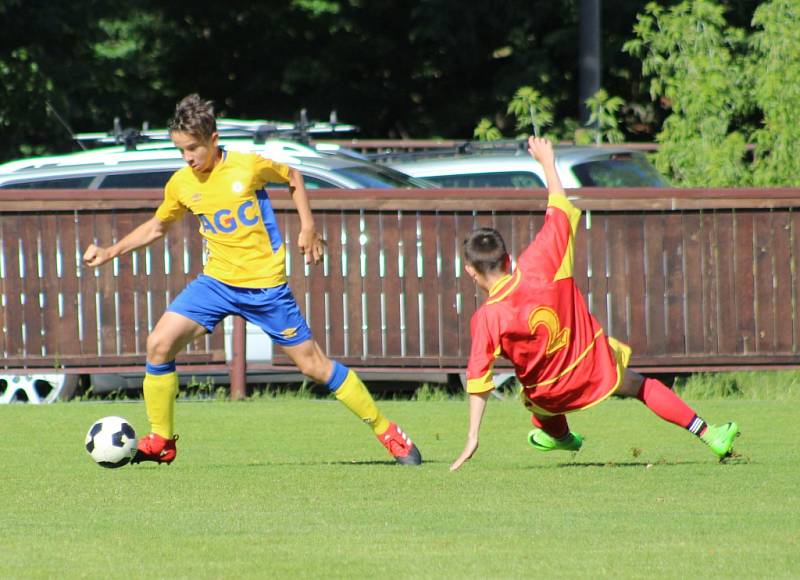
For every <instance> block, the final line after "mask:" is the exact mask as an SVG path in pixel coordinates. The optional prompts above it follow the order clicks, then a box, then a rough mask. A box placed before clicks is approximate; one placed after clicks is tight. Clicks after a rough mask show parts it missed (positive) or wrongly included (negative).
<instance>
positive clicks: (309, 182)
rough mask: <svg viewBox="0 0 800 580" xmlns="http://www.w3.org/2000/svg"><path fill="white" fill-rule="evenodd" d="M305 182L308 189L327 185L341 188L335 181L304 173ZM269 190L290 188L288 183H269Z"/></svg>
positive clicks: (332, 187)
mask: <svg viewBox="0 0 800 580" xmlns="http://www.w3.org/2000/svg"><path fill="white" fill-rule="evenodd" d="M303 184H304V185H305V186H306V189H319V188H321V187H327V188H331V189H341V186H339V185H336V184H335V183H331V182H330V181H325V180H324V179H320V178H319V177H311V176H310V175H303ZM265 187H266V189H267V191H269V190H270V189H288V188H289V184H288V183H277V182H275V183H268V184H267V185H266V186H265Z"/></svg>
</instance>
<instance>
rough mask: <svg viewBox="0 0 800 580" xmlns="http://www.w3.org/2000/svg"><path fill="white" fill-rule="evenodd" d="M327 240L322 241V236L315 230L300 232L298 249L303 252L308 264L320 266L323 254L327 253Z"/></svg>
mask: <svg viewBox="0 0 800 580" xmlns="http://www.w3.org/2000/svg"><path fill="white" fill-rule="evenodd" d="M325 245H326V244H325V240H324V239H322V234H320V233H319V232H317V230H315V229H313V228H312V229H309V230H300V235H299V236H298V238H297V247H298V248H300V251H301V252H303V255H304V256H305V258H306V264H311V263H314V264H319V261H320V260H321V259H322V253H323V252H324V251H325Z"/></svg>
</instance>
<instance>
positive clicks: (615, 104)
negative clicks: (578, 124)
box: [586, 89, 625, 145]
mask: <svg viewBox="0 0 800 580" xmlns="http://www.w3.org/2000/svg"><path fill="white" fill-rule="evenodd" d="M624 104H625V101H623V100H622V99H621V98H620V97H611V96H609V94H608V93H607V92H606V90H605V89H600V90H599V91H597V92H596V93H595V94H594V95H592V96H591V97H589V98H588V99H586V106H587V107H589V111H590V113H591V114H590V115H589V120H588V121H587V123H586V125H587V126H589V127H591V126H593V125H594V141H595V144H597V145H600V143H602V142H603V141H605V142H607V143H622V141H624V140H625V136H624V135H623V134H622V131H620V130H619V120H618V119H617V114H618V112H619V110H620V108H622V106H623V105H624Z"/></svg>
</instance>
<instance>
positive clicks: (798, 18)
mask: <svg viewBox="0 0 800 580" xmlns="http://www.w3.org/2000/svg"><path fill="white" fill-rule="evenodd" d="M798 22H800V0H773V1H772V2H766V3H764V4H762V5H761V6H759V7H758V9H756V12H755V15H754V17H753V26H754V28H755V29H756V31H755V32H754V34H753V35H752V36H751V37H750V47H751V53H750V56H749V58H748V61H747V67H748V77H749V78H751V79H752V87H753V89H752V90H753V93H752V94H753V98H754V102H755V105H756V106H757V107H758V109H759V110H760V111H761V112H762V114H763V120H762V122H761V125H760V127H759V128H758V129H757V130H755V131H754V132H753V137H752V142H753V143H754V144H755V151H754V153H753V157H754V160H753V183H754V184H755V185H797V183H798V179H800V124H798V119H799V118H800V27H798Z"/></svg>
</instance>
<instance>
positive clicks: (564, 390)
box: [450, 137, 739, 471]
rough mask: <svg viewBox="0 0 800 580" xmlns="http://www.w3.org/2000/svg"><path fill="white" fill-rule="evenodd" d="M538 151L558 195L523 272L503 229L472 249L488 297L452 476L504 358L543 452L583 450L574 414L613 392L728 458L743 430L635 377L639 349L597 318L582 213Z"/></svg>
mask: <svg viewBox="0 0 800 580" xmlns="http://www.w3.org/2000/svg"><path fill="white" fill-rule="evenodd" d="M528 151H529V153H530V154H531V156H532V157H533V158H534V159H536V160H538V161H539V162H540V163H541V164H542V167H543V168H544V172H545V178H546V181H547V186H548V193H549V196H548V202H547V212H546V214H545V222H544V225H543V226H542V229H541V230H540V231H539V233H538V235H537V236H536V239H535V240H534V241H533V242H532V243H531V244H530V245H529V246H528V247H527V249H525V251H524V252H522V254H521V255H520V256H519V260H518V261H517V267H516V268H515V269H514V271H513V272H512V271H511V261H510V258H509V256H508V253H507V251H506V247H505V243H504V242H503V238H502V237H501V236H500V234H499V233H498V232H497V231H495V230H493V229H490V228H484V229H480V230H477V231H475V232H473V233H472V234H471V235H470V236H469V237H468V238H467V240H465V242H464V261H465V263H466V266H465V268H466V271H467V273H468V274H469V275H470V276H471V277H472V279H473V280H475V283H476V284H477V285H478V287H480V288H481V289H483V290H484V291H485V292H486V293H487V294H488V298H487V300H486V302H485V303H484V304H483V305H482V306H481V307H480V308H479V309H478V310H477V311H476V312H475V314H474V315H473V317H472V321H471V335H472V348H471V351H470V357H469V363H468V365H467V392H468V393H469V407H470V411H469V430H468V434H467V443H466V445H465V446H464V450H463V451H462V453H461V455H460V456H459V457H458V459H456V461H455V462H454V463H453V464H452V465H451V466H450V470H451V471H455V470H457V469H458V468H460V467H461V466H462V465H463V464H464V462H465V461H467V460H468V459H469V458H471V457H472V455H473V454H474V453H475V451H476V450H477V448H478V435H479V432H480V426H481V420H482V419H483V413H484V410H485V408H486V401H487V399H488V397H489V394H490V393H491V392H492V390H493V389H494V383H493V379H492V367H493V365H494V361H495V360H496V359H497V357H499V356H503V357H505V358H507V359H509V360H510V361H511V362H512V363H513V365H514V370H515V372H516V375H517V378H518V379H519V381H520V383H522V386H523V389H522V392H521V396H522V401H523V404H524V405H525V407H527V408H528V409H529V410H530V411H531V421H532V423H533V425H534V429H533V430H531V431H530V433H528V442H529V443H530V444H531V445H532V446H533V447H534V448H535V449H538V450H539V451H554V450H565V451H578V450H579V449H580V448H581V446H582V444H583V437H581V436H580V435H578V434H577V433H573V432H571V431H570V429H569V425H568V423H567V419H566V417H565V413H569V412H571V411H577V410H580V409H586V408H587V407H591V406H592V405H595V404H597V403H599V402H600V401H602V400H604V399H606V398H607V397H609V396H610V395H612V394H613V395H616V396H620V397H636V398H638V399H639V400H640V401H642V402H643V403H644V404H645V405H646V406H647V407H648V408H649V409H650V410H652V411H653V412H654V413H655V414H656V415H658V416H659V417H661V418H662V419H664V420H666V421H669V422H671V423H674V424H676V425H678V426H680V427H683V428H685V429H687V430H688V431H690V432H691V433H693V434H694V435H696V436H698V437H699V438H700V439H701V440H702V441H703V442H704V443H706V444H707V445H708V446H709V447H710V448H711V450H712V451H713V452H714V453H715V454H716V455H717V456H718V457H719V458H720V459H724V458H726V457H728V456H730V455H731V453H732V451H731V450H732V447H733V440H734V438H735V437H736V436H737V435H738V433H739V428H738V426H737V425H736V423H733V422H731V423H726V424H724V425H720V426H714V425H708V424H706V422H705V421H704V420H703V419H702V418H700V417H699V416H698V415H697V414H696V413H695V412H694V411H693V410H692V409H691V408H690V407H689V406H688V405H686V403H684V402H683V400H681V399H680V397H678V396H677V395H676V394H675V393H674V392H672V391H671V390H670V389H669V388H668V387H667V386H666V385H664V384H663V383H662V382H660V381H658V380H656V379H652V378H648V379H645V378H644V377H642V376H641V375H640V374H638V373H636V372H633V371H631V370H630V369H628V368H627V366H628V361H629V359H630V354H631V350H630V347H628V346H627V345H625V344H623V343H621V342H619V341H617V340H615V339H613V338H611V337H607V336H606V335H605V333H604V332H603V329H602V328H601V327H600V324H599V323H598V322H597V320H596V319H595V318H594V316H592V315H591V314H590V313H589V310H588V308H587V306H586V301H585V300H584V298H583V296H582V295H581V293H580V291H579V290H578V288H577V286H576V285H575V281H574V279H573V277H572V267H573V248H574V244H573V240H574V236H575V232H576V229H577V226H578V220H579V219H580V214H581V212H580V210H578V209H577V208H576V207H575V206H573V205H572V203H571V202H570V201H569V200H568V199H567V197H566V196H565V195H564V189H563V188H562V186H561V180H560V179H559V177H558V173H557V172H556V166H555V154H554V153H553V146H552V144H551V143H550V142H549V141H548V140H547V139H540V138H538V137H531V138H529V139H528Z"/></svg>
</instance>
